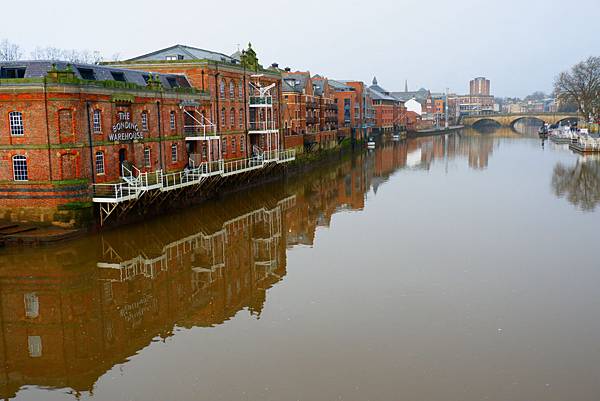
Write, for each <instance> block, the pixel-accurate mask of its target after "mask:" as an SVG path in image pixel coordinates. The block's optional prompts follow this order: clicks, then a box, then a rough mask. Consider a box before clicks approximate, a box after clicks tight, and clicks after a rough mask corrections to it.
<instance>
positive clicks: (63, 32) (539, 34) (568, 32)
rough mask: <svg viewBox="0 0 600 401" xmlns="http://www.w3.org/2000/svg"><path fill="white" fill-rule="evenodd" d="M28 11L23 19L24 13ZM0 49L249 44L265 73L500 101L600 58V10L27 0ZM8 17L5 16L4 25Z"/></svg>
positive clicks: (580, 0) (132, 52) (460, 2)
mask: <svg viewBox="0 0 600 401" xmlns="http://www.w3.org/2000/svg"><path fill="white" fill-rule="evenodd" d="M21 11H22V12H25V10H21ZM22 12H21V13H17V14H14V13H12V14H10V16H11V17H10V18H2V22H1V25H0V39H1V38H7V39H9V40H10V41H12V42H16V43H18V44H19V45H21V47H23V49H24V50H25V54H26V55H27V56H29V53H30V51H31V50H33V49H34V48H35V47H36V46H42V47H45V46H54V47H60V48H67V49H88V50H99V51H100V52H101V53H102V54H104V55H105V56H106V57H111V56H112V55H113V54H115V53H118V54H120V57H121V58H122V59H123V58H128V57H133V56H136V55H139V54H142V53H147V52H150V51H153V50H156V49H159V48H163V47H168V46H171V45H173V44H176V43H181V44H187V45H190V46H196V47H201V48H205V49H209V50H215V51H220V52H223V53H227V54H231V53H233V52H234V51H235V50H236V45H237V44H238V43H239V44H240V45H242V46H245V45H246V44H247V43H248V42H249V41H250V42H252V45H253V47H254V48H255V50H256V51H257V53H258V56H259V59H260V62H261V63H262V64H263V65H265V66H267V65H269V64H271V63H272V62H278V63H279V65H280V66H281V67H286V66H289V67H291V68H292V69H297V70H309V71H310V72H311V73H313V74H321V75H324V76H327V77H330V78H335V79H356V80H363V81H366V82H369V83H370V82H371V80H372V78H373V76H374V75H375V76H377V79H378V81H379V84H380V85H381V86H383V87H384V88H386V89H388V90H404V80H405V79H406V80H408V84H409V89H410V90H415V89H418V87H425V88H429V89H431V90H432V91H440V92H441V91H444V90H445V88H446V87H448V88H449V89H450V91H451V92H457V93H466V92H467V91H468V83H469V79H471V78H473V77H475V76H485V77H487V78H489V79H490V80H491V86H492V92H493V94H494V95H496V96H520V97H522V96H525V95H527V94H529V93H531V92H533V91H536V90H543V91H550V90H551V88H552V81H553V79H554V77H555V76H556V74H557V73H558V72H560V71H561V70H564V69H567V68H568V67H570V66H571V65H572V64H574V63H575V62H577V61H580V60H582V59H585V58H586V57H588V56H592V55H595V56H600V28H599V27H600V24H599V22H598V21H600V0H569V1H566V0H562V1H559V0H504V1H496V0H488V1H482V0H425V1H419V0H411V1H407V0H369V1H358V0H304V1H299V0H295V1H288V0H278V1H272V0H268V1H262V0H254V1H248V0H221V1H213V0H211V1H202V0H195V1H188V0H179V1H172V2H165V1H160V2H156V3H155V2H153V1H150V0H146V1H137V0H102V1H91V2H90V1H81V0H78V1H72V0H61V1H59V2H50V1H46V0H44V1H41V0H33V1H32V0H30V1H29V2H27V10H26V12H25V14H23V13H22ZM7 17H8V15H7Z"/></svg>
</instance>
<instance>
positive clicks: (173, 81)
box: [167, 77, 179, 88]
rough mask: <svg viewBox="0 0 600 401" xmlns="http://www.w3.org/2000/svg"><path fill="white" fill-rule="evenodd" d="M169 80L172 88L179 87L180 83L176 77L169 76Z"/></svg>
mask: <svg viewBox="0 0 600 401" xmlns="http://www.w3.org/2000/svg"><path fill="white" fill-rule="evenodd" d="M167 82H168V83H169V86H170V87H171V88H178V87H179V84H178V83H177V80H176V79H175V77H167Z"/></svg>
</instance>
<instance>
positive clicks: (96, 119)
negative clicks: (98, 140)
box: [92, 110, 102, 134]
mask: <svg viewBox="0 0 600 401" xmlns="http://www.w3.org/2000/svg"><path fill="white" fill-rule="evenodd" d="M92 126H93V130H94V134H101V133H102V112H101V111H100V110H94V113H93V117H92Z"/></svg>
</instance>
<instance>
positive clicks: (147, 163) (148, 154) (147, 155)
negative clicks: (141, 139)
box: [144, 147, 152, 167]
mask: <svg viewBox="0 0 600 401" xmlns="http://www.w3.org/2000/svg"><path fill="white" fill-rule="evenodd" d="M144 167H152V151H151V150H150V148H149V147H145V148H144Z"/></svg>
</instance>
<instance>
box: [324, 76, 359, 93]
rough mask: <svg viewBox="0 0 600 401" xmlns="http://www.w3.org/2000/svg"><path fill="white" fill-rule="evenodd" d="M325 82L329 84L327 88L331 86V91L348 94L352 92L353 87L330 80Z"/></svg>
mask: <svg viewBox="0 0 600 401" xmlns="http://www.w3.org/2000/svg"><path fill="white" fill-rule="evenodd" d="M327 82H329V86H331V87H332V88H333V90H335V91H338V92H348V91H353V90H354V88H353V87H351V86H350V85H346V84H345V83H343V82H342V81H336V80H333V79H330V80H328V81H327Z"/></svg>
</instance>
